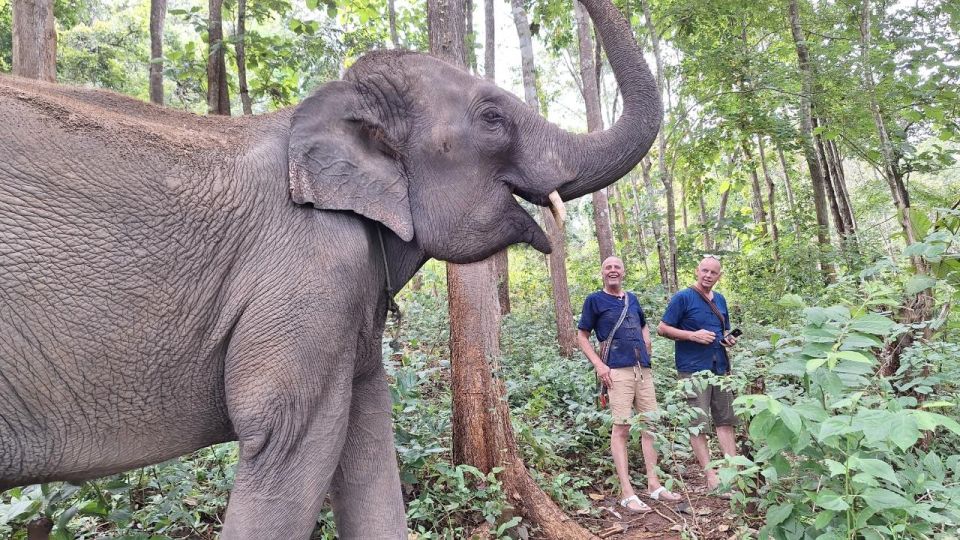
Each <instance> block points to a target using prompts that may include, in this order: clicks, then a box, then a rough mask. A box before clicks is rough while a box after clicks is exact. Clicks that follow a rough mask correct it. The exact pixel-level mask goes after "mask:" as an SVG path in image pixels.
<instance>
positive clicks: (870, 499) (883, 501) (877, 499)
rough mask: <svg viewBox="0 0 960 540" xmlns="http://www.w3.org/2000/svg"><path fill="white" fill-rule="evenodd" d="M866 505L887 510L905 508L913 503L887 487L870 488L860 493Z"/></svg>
mask: <svg viewBox="0 0 960 540" xmlns="http://www.w3.org/2000/svg"><path fill="white" fill-rule="evenodd" d="M861 497H863V500H864V502H866V503H867V506H869V507H870V508H872V509H874V510H889V509H891V508H901V509H903V508H906V507H908V506H911V505H912V504H913V503H912V502H911V501H908V500H907V499H906V498H905V497H903V496H902V495H898V494H896V493H894V492H892V491H890V490H889V489H883V488H871V489H868V490H866V491H864V492H863V494H862V495H861Z"/></svg>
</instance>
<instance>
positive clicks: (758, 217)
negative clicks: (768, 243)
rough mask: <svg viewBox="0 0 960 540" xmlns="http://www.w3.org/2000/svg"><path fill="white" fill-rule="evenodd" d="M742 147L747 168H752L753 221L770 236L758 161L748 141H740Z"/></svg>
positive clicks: (751, 205) (764, 233) (751, 201)
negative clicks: (758, 171) (754, 157)
mask: <svg viewBox="0 0 960 540" xmlns="http://www.w3.org/2000/svg"><path fill="white" fill-rule="evenodd" d="M740 148H741V149H742V150H743V157H744V158H746V160H747V168H748V169H750V190H751V192H752V193H753V198H752V199H751V200H750V208H751V209H752V210H753V221H754V223H756V224H757V225H760V226H761V228H762V229H763V235H764V236H769V234H770V230H769V229H768V228H767V212H766V211H765V210H764V209H763V192H762V191H761V189H760V177H759V176H757V163H756V162H755V161H754V160H753V153H751V152H750V145H748V144H747V143H746V141H744V142H741V143H740Z"/></svg>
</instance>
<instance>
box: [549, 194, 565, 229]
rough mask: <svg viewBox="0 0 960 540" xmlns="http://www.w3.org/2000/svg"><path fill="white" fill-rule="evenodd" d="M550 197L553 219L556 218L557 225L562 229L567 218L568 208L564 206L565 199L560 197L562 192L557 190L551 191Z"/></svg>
mask: <svg viewBox="0 0 960 540" xmlns="http://www.w3.org/2000/svg"><path fill="white" fill-rule="evenodd" d="M549 199H550V212H551V213H552V214H553V219H554V220H556V222H557V227H560V228H561V229H562V228H563V225H564V221H565V220H566V219H567V209H566V207H564V206H563V199H561V198H560V194H559V193H557V192H556V190H554V191H551V192H550V195H549Z"/></svg>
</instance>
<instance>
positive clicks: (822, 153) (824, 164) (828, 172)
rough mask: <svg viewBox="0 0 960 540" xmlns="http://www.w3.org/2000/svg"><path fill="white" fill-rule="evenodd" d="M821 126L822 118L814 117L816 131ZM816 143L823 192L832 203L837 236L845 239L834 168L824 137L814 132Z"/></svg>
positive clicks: (831, 211)
mask: <svg viewBox="0 0 960 540" xmlns="http://www.w3.org/2000/svg"><path fill="white" fill-rule="evenodd" d="M819 127H820V119H819V118H817V117H816V116H814V117H813V129H814V131H816V130H817V128H819ZM813 140H814V143H815V144H816V150H817V159H818V160H820V170H822V171H823V192H824V193H825V194H826V196H827V203H829V205H830V215H831V216H832V217H833V228H834V230H836V231H837V236H838V237H840V238H841V239H843V240H846V238H847V230H846V227H845V226H844V223H843V218H842V217H841V216H840V203H839V202H838V201H837V193H836V191H835V190H834V189H833V170H832V169H831V167H830V160H829V159H827V153H826V150H825V149H824V146H823V137H822V136H821V135H819V134H814V136H813Z"/></svg>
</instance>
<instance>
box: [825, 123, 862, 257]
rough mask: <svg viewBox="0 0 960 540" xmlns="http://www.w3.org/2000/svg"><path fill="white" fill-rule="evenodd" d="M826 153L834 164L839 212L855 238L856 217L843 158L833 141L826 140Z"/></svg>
mask: <svg viewBox="0 0 960 540" xmlns="http://www.w3.org/2000/svg"><path fill="white" fill-rule="evenodd" d="M827 155H828V156H830V160H831V161H832V162H833V164H834V169H836V174H834V178H835V179H836V180H837V184H836V190H837V196H838V197H839V198H840V214H841V215H842V216H843V220H844V223H845V224H846V226H847V229H848V230H849V231H850V233H851V237H852V238H853V239H856V237H857V218H856V216H854V215H853V203H852V202H851V201H850V191H849V190H848V189H847V176H846V174H845V173H844V172H843V158H842V157H841V156H840V151H839V150H838V149H837V144H836V142H835V141H827Z"/></svg>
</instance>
